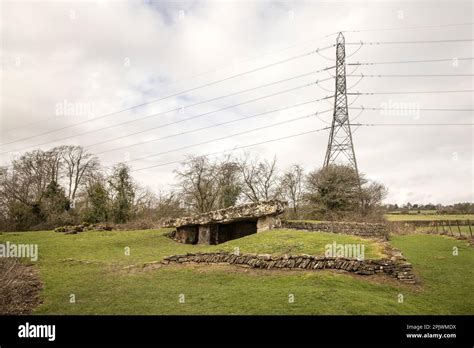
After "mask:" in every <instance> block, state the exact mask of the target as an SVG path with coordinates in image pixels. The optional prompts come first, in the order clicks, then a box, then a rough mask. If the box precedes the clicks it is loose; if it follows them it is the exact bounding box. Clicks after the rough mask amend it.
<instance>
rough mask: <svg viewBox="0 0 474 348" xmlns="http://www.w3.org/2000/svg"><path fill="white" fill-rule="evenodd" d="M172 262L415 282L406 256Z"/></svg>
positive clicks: (224, 256)
mask: <svg viewBox="0 0 474 348" xmlns="http://www.w3.org/2000/svg"><path fill="white" fill-rule="evenodd" d="M170 263H178V264H185V263H227V264H232V265H241V266H245V267H251V268H260V269H306V270H317V269H339V270H343V271H346V272H352V273H355V274H361V275H373V274H376V273H385V274H387V275H389V276H391V277H393V278H396V279H398V280H400V281H402V282H405V283H410V284H414V283H415V276H414V274H413V269H412V265H411V264H410V263H408V262H406V260H405V259H404V258H403V257H400V258H393V257H392V258H390V259H380V260H356V259H347V258H329V257H324V256H323V257H318V256H310V255H284V256H273V255H270V254H260V255H258V254H241V255H236V254H232V253H195V254H191V253H189V254H185V255H173V256H168V257H165V258H164V260H163V261H162V264H170Z"/></svg>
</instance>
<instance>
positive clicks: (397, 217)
mask: <svg viewBox="0 0 474 348" xmlns="http://www.w3.org/2000/svg"><path fill="white" fill-rule="evenodd" d="M385 218H386V219H387V220H388V221H426V220H468V219H469V220H471V221H474V214H458V215H435V214H385Z"/></svg>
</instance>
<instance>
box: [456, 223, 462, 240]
mask: <svg viewBox="0 0 474 348" xmlns="http://www.w3.org/2000/svg"><path fill="white" fill-rule="evenodd" d="M456 224H457V225H458V232H459V237H461V227H459V220H456Z"/></svg>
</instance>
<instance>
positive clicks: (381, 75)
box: [346, 74, 474, 77]
mask: <svg viewBox="0 0 474 348" xmlns="http://www.w3.org/2000/svg"><path fill="white" fill-rule="evenodd" d="M346 76H350V77H468V76H474V74H348V75H346Z"/></svg>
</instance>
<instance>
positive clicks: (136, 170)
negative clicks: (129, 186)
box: [131, 127, 331, 172]
mask: <svg viewBox="0 0 474 348" xmlns="http://www.w3.org/2000/svg"><path fill="white" fill-rule="evenodd" d="M330 128H331V127H324V128H319V129H314V130H311V131H307V132H302V133H297V134H292V135H287V136H284V137H279V138H275V139H270V140H265V141H260V142H258V143H253V144H248V145H243V146H237V147H234V148H232V149H230V150H224V151H217V152H211V153H207V154H205V155H202V156H213V155H217V154H220V153H225V152H229V151H236V150H241V149H245V148H249V147H253V146H258V145H264V144H268V143H272V142H275V141H280V140H285V139H290V138H295V137H299V136H302V135H307V134H312V133H316V132H321V131H323V130H327V129H330ZM181 162H182V160H178V161H172V162H167V163H160V164H155V165H151V166H148V167H143V168H138V169H132V170H131V172H138V171H141V170H145V169H151V168H156V167H163V166H167V165H170V164H175V163H181Z"/></svg>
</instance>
